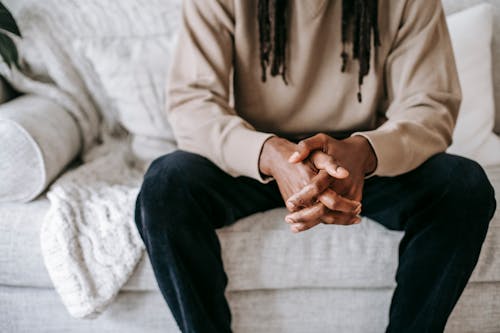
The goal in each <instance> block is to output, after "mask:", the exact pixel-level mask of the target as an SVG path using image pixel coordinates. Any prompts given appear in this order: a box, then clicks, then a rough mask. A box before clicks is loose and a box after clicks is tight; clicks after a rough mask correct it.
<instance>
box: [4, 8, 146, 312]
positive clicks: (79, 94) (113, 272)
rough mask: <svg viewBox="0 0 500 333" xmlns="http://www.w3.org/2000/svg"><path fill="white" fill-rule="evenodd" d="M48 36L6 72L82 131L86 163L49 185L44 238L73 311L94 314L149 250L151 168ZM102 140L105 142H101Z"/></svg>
mask: <svg viewBox="0 0 500 333" xmlns="http://www.w3.org/2000/svg"><path fill="white" fill-rule="evenodd" d="M48 10H50V9H48ZM25 20H26V18H25ZM27 21H29V20H27ZM49 36H50V33H49V32H48V31H47V30H46V29H44V27H43V26H40V25H39V26H37V27H36V29H33V30H32V31H30V33H29V35H28V36H26V38H25V39H24V40H23V41H19V40H18V41H17V42H18V45H19V48H20V53H21V56H22V58H23V62H24V63H25V66H23V68H24V70H23V71H22V72H19V71H18V70H16V69H15V68H13V69H10V70H9V69H7V68H6V67H4V69H3V71H4V72H3V73H0V74H2V75H3V76H4V77H6V78H7V80H8V81H9V82H10V83H11V84H12V85H13V86H14V87H15V88H16V89H17V90H19V91H21V92H24V93H34V94H38V95H42V96H46V97H49V98H51V99H53V100H54V101H56V102H57V103H59V104H60V105H62V106H64V108H65V109H66V110H68V112H70V113H71V114H72V115H73V116H74V118H75V119H76V121H77V123H78V125H79V127H80V129H81V132H82V137H83V139H84V142H83V145H84V146H83V154H82V159H83V162H84V163H83V164H82V165H81V166H79V167H76V168H73V169H72V170H70V171H67V172H66V173H64V174H63V175H62V176H61V177H60V178H59V179H57V180H56V181H55V182H54V183H53V184H52V185H51V186H50V189H49V190H48V193H47V197H48V198H49V200H50V203H51V205H50V209H49V211H48V213H47V215H46V216H45V218H44V221H43V226H42V228H41V235H40V240H41V246H42V253H43V257H44V260H45V265H46V268H47V270H48V272H49V275H50V277H51V279H52V281H53V283H54V287H55V289H56V291H57V292H58V293H59V295H60V297H61V299H62V302H63V303H64V305H65V306H66V308H67V310H68V311H69V313H70V314H71V315H72V316H74V317H77V318H88V317H95V316H96V315H98V314H99V313H101V312H102V311H103V310H104V309H105V308H106V307H107V306H108V305H109V304H110V303H111V302H112V301H113V299H114V297H115V296H116V295H117V294H118V292H119V290H120V288H121V287H122V286H123V285H124V284H125V282H126V281H127V280H128V279H129V277H130V276H131V275H132V273H133V271H134V268H135V267H136V265H137V263H138V262H139V260H140V259H141V256H142V255H143V253H144V245H143V243H142V240H141V239H140V235H139V234H138V232H137V229H136V227H135V224H134V216H133V215H134V206H135V198H136V195H137V193H138V189H139V186H140V184H141V181H142V174H143V172H144V170H143V169H139V168H134V167H132V163H131V161H129V153H128V144H127V141H126V140H125V139H123V138H122V139H120V138H117V137H113V135H112V134H111V131H110V129H111V128H112V127H113V125H112V124H110V122H107V121H106V116H107V115H105V114H99V112H98V111H97V107H96V106H95V103H94V102H93V100H92V98H90V97H89V94H88V91H87V90H86V88H85V86H84V84H83V83H82V80H81V78H80V77H79V75H78V73H76V72H75V71H74V70H73V69H72V68H73V66H71V63H70V61H73V59H68V58H67V57H65V55H64V54H63V52H62V47H63V46H62V45H60V44H59V43H58V42H57V41H55V40H53V39H52V38H49ZM56 58H57V61H56ZM64 61H67V62H68V63H67V64H65V63H64ZM103 118H104V120H103ZM98 137H100V138H101V139H102V141H103V143H102V144H101V145H96V144H95V142H96V138H98Z"/></svg>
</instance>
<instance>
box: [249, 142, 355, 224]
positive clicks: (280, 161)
mask: <svg viewBox="0 0 500 333" xmlns="http://www.w3.org/2000/svg"><path fill="white" fill-rule="evenodd" d="M296 151H297V145H296V144H294V143H292V142H290V141H288V140H286V139H283V138H279V137H271V138H269V139H268V140H267V141H266V142H265V143H264V146H263V148H262V152H261V155H260V159H259V169H260V171H261V172H262V174H264V175H267V176H271V177H273V178H274V179H275V180H276V182H277V184H278V187H279V189H280V192H281V196H282V197H283V200H284V201H285V202H287V201H288V198H290V197H291V196H292V195H293V194H295V193H298V192H299V191H301V190H302V189H303V188H304V187H305V186H315V187H316V188H317V190H318V191H319V192H323V191H325V190H326V189H328V187H329V186H330V184H331V182H332V181H334V178H333V177H332V176H331V175H329V174H328V172H326V171H324V170H321V171H318V170H317V169H316V167H314V165H313V164H312V162H310V161H308V160H304V161H303V162H300V163H295V164H292V163H289V162H288V160H289V158H290V156H291V155H292V154H293V153H294V152H296ZM348 175H349V174H348V173H347V172H345V173H340V174H339V175H338V176H337V178H339V179H343V178H346V177H347V176H348ZM331 200H334V201H339V200H342V202H341V203H339V204H340V205H339V206H340V207H344V209H343V210H345V212H339V211H331V210H329V209H328V208H327V207H326V206H324V205H323V204H322V203H321V202H319V201H318V202H314V203H305V202H304V203H299V206H293V207H292V206H290V205H289V203H287V208H288V210H289V211H291V212H293V211H296V210H298V209H301V208H305V207H311V209H312V210H313V211H314V213H315V214H316V215H317V216H318V217H320V219H322V220H324V221H332V220H335V221H336V223H338V224H350V222H351V220H352V213H353V212H355V211H356V210H357V209H358V203H356V202H355V201H352V200H349V199H346V198H343V197H340V196H335V197H332V198H331ZM344 220H345V221H344ZM287 222H289V223H290V224H292V225H291V229H292V231H293V232H298V231H300V230H299V229H297V228H296V226H294V225H293V221H287Z"/></svg>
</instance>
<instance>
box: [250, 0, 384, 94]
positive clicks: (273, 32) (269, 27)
mask: <svg viewBox="0 0 500 333" xmlns="http://www.w3.org/2000/svg"><path fill="white" fill-rule="evenodd" d="M270 2H271V3H270ZM287 7H288V0H259V3H258V20H259V42H260V65H261V67H262V81H263V82H266V78H267V77H266V75H267V74H266V73H267V68H268V67H270V68H271V76H277V75H281V77H282V78H283V81H284V82H285V84H288V82H287V78H286V42H287V22H288V13H287ZM341 27H342V53H341V54H340V57H341V58H342V67H341V71H342V72H345V71H346V69H347V62H348V60H349V54H348V52H347V47H346V45H347V43H348V42H349V41H351V42H352V58H353V59H357V60H358V62H359V73H358V101H359V102H360V103H361V101H362V96H361V86H362V85H363V79H364V77H365V76H366V75H367V74H368V73H369V72H370V57H371V40H372V34H373V41H374V42H373V43H374V45H375V47H377V46H380V35H379V28H378V1H377V0H342V24H341ZM271 53H272V56H271Z"/></svg>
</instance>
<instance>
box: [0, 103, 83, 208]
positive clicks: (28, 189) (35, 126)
mask: <svg viewBox="0 0 500 333" xmlns="http://www.w3.org/2000/svg"><path fill="white" fill-rule="evenodd" d="M81 146H82V140H81V134H80V131H79V129H78V126H77V124H76V122H75V120H74V119H73V118H72V116H71V115H70V114H69V113H68V112H66V111H65V110H64V109H63V108H62V107H61V106H59V105H58V104H56V103H54V102H52V101H51V100H48V99H46V98H43V97H40V96H35V95H24V96H21V97H19V98H15V99H13V100H11V101H10V102H7V103H5V104H2V105H0V202H8V201H21V202H27V201H30V200H32V199H34V198H36V197H37V196H38V195H39V194H40V193H42V192H43V191H44V190H45V189H46V188H47V186H48V185H49V184H50V183H51V182H52V181H53V180H54V179H55V178H56V176H57V175H59V174H60V173H61V171H63V170H64V169H65V167H66V166H67V165H68V163H69V162H71V161H72V160H73V159H74V158H75V156H76V155H77V154H78V153H79V152H80V150H81Z"/></svg>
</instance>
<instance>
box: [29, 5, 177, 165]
mask: <svg viewBox="0 0 500 333" xmlns="http://www.w3.org/2000/svg"><path fill="white" fill-rule="evenodd" d="M181 4H182V0H147V1H145V0H120V1H110V0H105V1H103V0H85V1H81V0H64V1H61V0H45V1H43V2H33V3H31V4H30V5H29V6H25V7H24V8H23V9H22V10H21V11H20V14H19V16H20V17H21V20H22V18H23V17H25V18H29V19H31V20H32V19H33V18H35V19H37V20H40V21H44V22H40V24H46V25H47V26H49V27H50V29H51V30H53V35H54V38H57V39H58V40H59V43H60V44H62V45H66V46H67V49H66V50H65V51H66V52H67V53H68V55H69V57H71V58H72V63H73V65H74V66H75V67H76V70H77V72H78V73H79V75H80V76H81V77H82V79H83V81H84V82H85V85H86V86H87V88H88V91H89V92H90V94H91V95H92V96H93V98H94V99H95V102H96V104H97V105H98V107H99V109H100V111H101V113H102V114H103V116H104V117H103V118H104V119H106V120H108V121H111V122H117V123H118V124H119V125H121V126H122V127H124V128H125V129H126V130H127V131H128V132H129V133H130V134H131V139H132V148H133V152H134V153H135V155H136V156H137V157H139V158H141V159H144V160H151V159H152V158H154V157H156V156H158V155H160V154H163V153H167V152H169V151H171V150H173V149H174V148H175V138H174V135H173V133H172V130H171V128H170V125H169V123H168V121H167V115H166V112H165V105H166V101H165V86H166V78H167V72H168V67H169V65H170V54H171V52H172V48H173V46H174V44H175V40H176V32H177V27H178V26H179V22H180V11H181ZM38 6H43V7H45V8H47V7H49V8H51V11H50V12H47V11H40V10H37V7H38ZM40 12H43V13H46V15H49V16H50V17H44V16H42V15H39V13H40ZM32 13H38V15H31V14H32ZM21 23H23V22H21ZM30 25H31V26H34V25H36V23H33V22H30ZM111 126H113V125H111Z"/></svg>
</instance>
